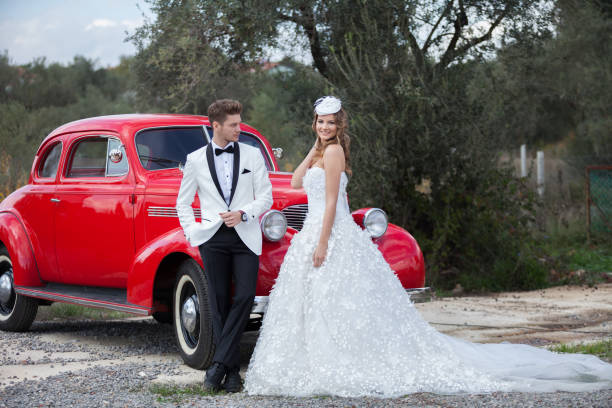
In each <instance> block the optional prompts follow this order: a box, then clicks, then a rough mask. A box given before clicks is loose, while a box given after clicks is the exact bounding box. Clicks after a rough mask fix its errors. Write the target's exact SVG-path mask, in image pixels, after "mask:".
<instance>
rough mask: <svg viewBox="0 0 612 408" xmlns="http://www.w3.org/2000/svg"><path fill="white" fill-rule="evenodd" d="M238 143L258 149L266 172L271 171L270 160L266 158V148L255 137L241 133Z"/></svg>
mask: <svg viewBox="0 0 612 408" xmlns="http://www.w3.org/2000/svg"><path fill="white" fill-rule="evenodd" d="M238 140H239V141H240V143H245V144H248V145H250V146H253V147H256V148H258V149H259V153H261V155H262V156H263V159H264V163H266V168H267V169H268V171H271V170H272V163H271V162H270V158H269V157H268V153H267V150H266V146H264V144H263V143H262V142H261V141H260V140H259V139H258V138H257V137H255V136H253V135H252V134H250V133H246V132H241V133H240V137H239V138H238Z"/></svg>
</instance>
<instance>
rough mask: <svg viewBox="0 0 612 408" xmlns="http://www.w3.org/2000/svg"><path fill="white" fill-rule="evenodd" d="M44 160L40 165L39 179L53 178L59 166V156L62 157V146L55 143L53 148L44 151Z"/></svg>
mask: <svg viewBox="0 0 612 408" xmlns="http://www.w3.org/2000/svg"><path fill="white" fill-rule="evenodd" d="M44 154H45V158H44V159H43V160H42V162H41V165H40V167H39V168H40V171H39V172H38V176H39V177H45V178H55V174H56V173H57V167H58V166H59V160H60V156H61V155H62V144H61V143H55V144H54V145H53V147H51V148H49V149H47V150H46V151H45V153H44Z"/></svg>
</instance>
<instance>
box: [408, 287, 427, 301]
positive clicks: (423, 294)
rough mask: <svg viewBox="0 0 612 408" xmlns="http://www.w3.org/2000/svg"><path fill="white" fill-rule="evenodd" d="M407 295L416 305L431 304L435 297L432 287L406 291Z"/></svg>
mask: <svg viewBox="0 0 612 408" xmlns="http://www.w3.org/2000/svg"><path fill="white" fill-rule="evenodd" d="M406 293H407V294H408V296H410V300H412V301H413V302H414V303H423V302H429V301H430V300H431V298H432V297H433V293H432V292H431V288H430V287H425V288H413V289H406Z"/></svg>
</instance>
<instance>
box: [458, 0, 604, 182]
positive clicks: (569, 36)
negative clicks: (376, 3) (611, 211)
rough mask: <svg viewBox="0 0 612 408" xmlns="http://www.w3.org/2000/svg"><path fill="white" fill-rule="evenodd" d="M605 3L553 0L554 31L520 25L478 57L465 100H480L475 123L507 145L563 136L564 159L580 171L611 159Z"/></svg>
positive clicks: (537, 143)
mask: <svg viewBox="0 0 612 408" xmlns="http://www.w3.org/2000/svg"><path fill="white" fill-rule="evenodd" d="M611 11H612V2H611V1H605V2H603V1H597V0H594V1H592V0H589V1H579V0H561V1H559V2H558V3H557V7H556V8H555V10H554V14H552V19H551V20H552V21H553V23H554V25H555V27H556V30H555V32H554V35H553V33H551V32H535V31H533V30H532V29H531V28H530V27H526V28H523V31H522V32H521V33H520V34H521V35H520V36H518V40H517V41H514V42H512V43H510V44H508V45H507V46H506V47H504V48H503V49H501V50H500V51H499V52H498V53H497V58H496V59H494V60H491V61H487V62H486V63H483V64H480V65H479V67H478V69H477V74H476V75H477V80H476V81H474V82H473V83H471V84H470V85H469V89H468V94H469V96H470V99H471V101H472V103H480V101H484V100H486V106H487V107H488V109H482V114H481V115H480V117H479V119H478V121H479V122H480V124H481V126H482V128H483V129H489V132H492V131H493V130H495V129H496V130H497V131H498V132H499V134H500V136H501V137H502V138H503V139H504V140H506V141H507V142H508V143H509V144H510V146H512V147H516V146H518V145H519V144H521V143H528V144H529V145H531V146H540V145H542V144H546V143H550V142H554V141H557V140H560V139H567V140H568V141H569V143H567V145H568V150H567V152H566V157H567V161H568V162H570V163H572V164H574V165H575V166H576V168H577V169H578V170H580V171H581V172H582V171H583V169H584V165H587V164H602V163H610V162H612V133H610V129H611V128H612V109H611V105H610V101H611V98H610V95H611V94H612V69H610V67H612V45H611V44H610V41H609V39H610V38H612V18H611V16H612V12H611ZM587 27H588V29H587ZM483 106H484V104H483Z"/></svg>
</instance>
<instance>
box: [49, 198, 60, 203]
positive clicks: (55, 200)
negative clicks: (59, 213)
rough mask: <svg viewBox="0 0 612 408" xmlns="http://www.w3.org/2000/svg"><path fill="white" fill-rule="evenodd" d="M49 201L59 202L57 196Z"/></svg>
mask: <svg viewBox="0 0 612 408" xmlns="http://www.w3.org/2000/svg"><path fill="white" fill-rule="evenodd" d="M51 201H53V202H54V203H59V202H60V200H59V198H52V199H51Z"/></svg>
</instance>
